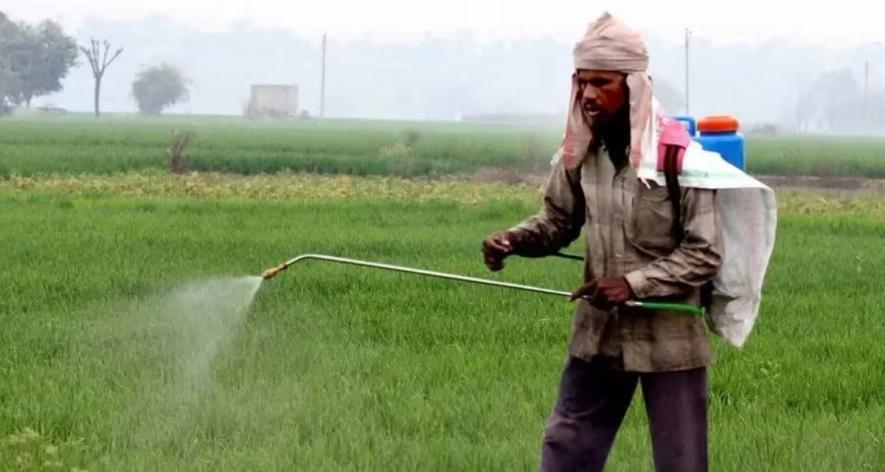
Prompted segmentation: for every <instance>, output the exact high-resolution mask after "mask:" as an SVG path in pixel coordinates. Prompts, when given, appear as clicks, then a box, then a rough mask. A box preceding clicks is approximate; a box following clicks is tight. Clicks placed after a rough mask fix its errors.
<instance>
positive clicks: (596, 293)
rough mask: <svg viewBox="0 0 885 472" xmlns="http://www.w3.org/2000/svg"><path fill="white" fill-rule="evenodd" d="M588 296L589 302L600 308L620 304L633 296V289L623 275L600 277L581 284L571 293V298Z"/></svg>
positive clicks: (606, 308)
mask: <svg viewBox="0 0 885 472" xmlns="http://www.w3.org/2000/svg"><path fill="white" fill-rule="evenodd" d="M584 296H589V297H590V304H591V305H593V306H595V307H596V308H599V309H600V310H608V309H609V308H611V307H613V306H615V305H620V304H621V303H624V302H626V301H627V300H630V299H631V298H633V290H632V289H631V288H630V284H629V283H628V282H627V279H626V278H624V277H601V278H598V279H593V280H591V281H589V282H587V283H586V284H584V285H582V286H581V287H580V288H579V289H577V290H575V291H574V292H573V293H572V296H571V300H572V301H575V300H577V299H578V298H581V297H584Z"/></svg>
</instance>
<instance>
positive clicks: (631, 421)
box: [0, 172, 885, 471]
mask: <svg viewBox="0 0 885 472" xmlns="http://www.w3.org/2000/svg"><path fill="white" fill-rule="evenodd" d="M538 197H539V194H538V189H537V188H534V187H530V186H512V187H508V186H504V185H500V184H471V183H459V182H446V181H440V182H433V181H412V180H400V179H397V178H389V177H369V178H358V177H340V176H338V177H336V176H331V177H311V176H297V175H277V176H256V177H236V176H230V175H220V174H206V175H203V174H200V175H186V176H178V177H174V176H168V175H165V174H163V173H161V172H139V173H128V174H122V175H115V176H100V175H98V176H79V177H65V176H55V177H39V176H37V177H27V178H26V177H15V178H7V179H0V218H2V219H0V221H2V228H3V229H2V233H0V234H2V240H0V243H2V247H3V250H2V251H0V264H2V266H3V268H4V269H3V271H0V287H3V296H2V297H0V470H19V469H21V470H74V469H75V468H77V469H81V470H90V471H98V470H108V471H117V470H169V471H172V470H175V471H178V470H453V471H455V470H457V471H462V470H533V469H535V468H536V467H537V462H538V454H539V444H540V437H541V434H542V430H543V426H544V421H545V417H546V415H547V413H548V412H549V410H550V408H551V407H552V403H553V400H554V395H555V392H556V387H557V380H558V375H559V369H560V367H561V364H562V361H563V359H564V355H565V343H566V339H567V335H568V330H569V326H570V318H571V313H572V307H571V306H570V305H569V304H568V303H567V302H566V301H564V300H558V299H555V298H548V297H545V296H541V295H531V294H524V293H520V292H509V291H506V290H503V289H495V288H482V287H477V286H471V285H458V284H454V283H451V282H445V281H438V280H427V279H422V278H417V277H410V276H405V275H398V274H392V273H385V272H373V271H372V270H371V269H361V268H346V267H343V266H328V265H323V264H321V263H316V262H306V263H304V265H302V266H295V267H293V268H291V269H290V270H289V271H288V272H286V273H283V274H282V275H280V276H279V277H278V278H277V279H275V280H273V281H271V282H268V283H265V284H264V286H262V287H261V288H260V289H259V291H258V293H257V297H256V299H255V302H254V304H253V305H252V306H251V308H250V310H249V312H248V315H247V316H246V317H245V318H244V319H242V320H240V321H239V322H238V323H234V324H231V325H229V328H230V332H229V333H227V334H226V335H225V336H223V337H218V336H215V335H214V334H213V333H217V326H216V325H215V324H213V323H214V321H213V320H212V319H211V316H208V315H207V314H206V313H204V311H205V310H200V309H196V308H194V307H193V306H190V308H191V309H194V310H195V313H196V314H199V315H201V316H205V317H204V318H201V317H199V316H194V313H190V312H181V313H178V312H176V313H178V315H180V316H181V318H175V317H172V316H168V313H163V312H161V311H162V309H161V307H166V308H168V300H167V294H169V293H176V291H177V290H180V287H182V286H193V285H194V284H197V285H199V284H201V283H204V282H202V281H206V280H210V279H217V278H219V277H239V276H244V275H249V274H252V275H254V274H258V273H259V272H260V271H261V270H262V269H263V268H265V267H267V266H269V265H272V264H274V263H276V262H278V261H280V260H282V259H285V258H288V257H291V256H294V255H297V254H300V253H306V252H319V253H328V254H334V255H340V256H349V257H356V258H363V259H369V260H376V261H384V262H388V263H395V264H403V265H410V266H417V267H423V268H428V269H435V270H442V271H450V272H456V273H462V274H468V275H475V276H483V277H490V278H495V279H499V280H507V281H514V282H519V283H526V284H534V285H542V286H549V287H553V288H560V289H570V288H573V287H575V286H576V284H578V282H579V276H580V272H581V271H580V265H579V264H578V263H575V262H571V261H565V260H534V259H533V260H528V259H515V260H511V261H509V264H508V268H507V269H505V270H504V271H503V272H501V273H498V274H488V273H487V272H486V271H485V270H484V268H483V266H482V263H481V259H480V257H479V255H480V254H479V243H480V240H481V239H482V238H483V236H484V235H486V234H487V233H488V232H490V231H492V230H495V229H498V228H502V227H506V226H508V225H510V224H512V223H514V222H516V221H518V220H520V219H521V218H523V217H525V216H527V215H528V214H530V213H532V212H533V211H534V210H535V209H536V204H537V201H538ZM780 210H781V218H780V227H779V234H778V245H777V248H776V251H775V254H774V259H773V262H772V266H771V271H770V274H769V277H768V284H767V287H766V293H765V299H764V303H763V308H762V313H761V317H760V320H759V322H758V324H757V327H756V330H755V332H754V334H753V335H752V337H751V339H750V341H749V343H748V344H747V346H746V347H745V348H744V349H742V350H736V349H733V348H729V347H727V346H725V345H723V344H722V343H721V342H718V341H716V348H717V352H718V361H717V363H716V364H715V366H714V367H713V368H712V370H711V422H712V427H711V433H710V434H711V436H710V441H711V460H712V470H722V471H729V470H733V471H745V470H782V471H797V470H809V471H812V470H813V471H817V470H852V471H862V470H869V471H876V470H882V469H883V468H885V447H883V441H885V393H883V392H885V344H883V343H882V340H883V339H885V321H883V320H885V318H883V316H885V313H883V305H882V300H881V288H882V286H881V283H882V280H885V269H883V267H885V251H882V247H883V240H885V199H883V198H881V197H879V196H868V197H863V198H857V199H851V200H847V199H841V198H837V197H825V196H820V195H815V194H805V193H792V192H784V193H783V194H782V195H781V196H780ZM221 295H223V294H219V296H221ZM203 302H204V303H206V304H208V306H210V307H211V306H215V305H213V304H212V303H213V300H203ZM173 312H175V311H174V310H173ZM206 342H211V343H212V346H213V347H212V349H211V350H206V349H204V346H202V345H201V343H206ZM639 401H640V399H639V394H638V393H637V398H636V403H634V408H632V409H631V412H630V415H629V417H628V419H627V421H626V423H625V425H624V428H623V429H622V431H621V432H620V434H619V436H618V439H617V441H616V443H615V447H614V450H613V454H612V457H611V458H610V470H615V471H618V470H624V471H634V470H651V452H650V446H649V440H648V434H647V432H646V430H645V424H644V421H645V419H644V412H643V409H642V408H641V403H639Z"/></svg>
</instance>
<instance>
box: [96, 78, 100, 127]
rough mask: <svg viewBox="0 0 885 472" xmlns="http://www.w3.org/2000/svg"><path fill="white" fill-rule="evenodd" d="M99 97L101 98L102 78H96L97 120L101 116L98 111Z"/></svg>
mask: <svg viewBox="0 0 885 472" xmlns="http://www.w3.org/2000/svg"><path fill="white" fill-rule="evenodd" d="M99 97H101V77H96V78H95V117H96V118H98V115H99V114H100V112H99V110H98V102H99Z"/></svg>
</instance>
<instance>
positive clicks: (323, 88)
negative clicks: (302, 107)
mask: <svg viewBox="0 0 885 472" xmlns="http://www.w3.org/2000/svg"><path fill="white" fill-rule="evenodd" d="M325 116H326V35H325V34H323V59H322V72H320V118H321V119H322V118H325Z"/></svg>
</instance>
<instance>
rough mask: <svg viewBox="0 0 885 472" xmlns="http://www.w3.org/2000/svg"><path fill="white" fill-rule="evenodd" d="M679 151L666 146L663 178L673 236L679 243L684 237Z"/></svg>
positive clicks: (674, 147) (677, 147)
mask: <svg viewBox="0 0 885 472" xmlns="http://www.w3.org/2000/svg"><path fill="white" fill-rule="evenodd" d="M679 151H680V147H679V146H674V145H667V146H666V151H665V153H664V177H665V178H666V179H667V194H668V197H669V200H670V204H671V205H672V206H673V234H674V235H675V236H676V241H680V242H681V241H682V239H683V238H684V237H685V229H684V228H683V227H682V194H681V192H680V191H679V178H678V176H679V168H678V158H679Z"/></svg>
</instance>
